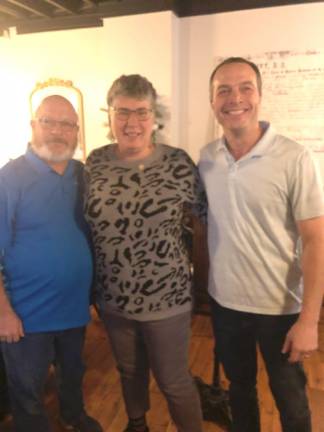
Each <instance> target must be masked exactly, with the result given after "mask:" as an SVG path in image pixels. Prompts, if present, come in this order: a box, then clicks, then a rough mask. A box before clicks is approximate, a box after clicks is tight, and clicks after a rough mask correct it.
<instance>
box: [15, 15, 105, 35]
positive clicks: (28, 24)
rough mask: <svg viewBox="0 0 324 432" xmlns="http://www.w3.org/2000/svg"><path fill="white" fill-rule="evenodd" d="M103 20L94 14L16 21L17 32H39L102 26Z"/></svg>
mask: <svg viewBox="0 0 324 432" xmlns="http://www.w3.org/2000/svg"><path fill="white" fill-rule="evenodd" d="M102 26H103V21H102V19H101V18H100V17H98V16H94V15H88V14H85V15H75V16H65V17H55V18H52V19H39V20H27V21H21V22H19V21H16V23H15V27H16V30H17V34H26V33H40V32H44V31H58V30H73V29H79V28H90V27H102Z"/></svg>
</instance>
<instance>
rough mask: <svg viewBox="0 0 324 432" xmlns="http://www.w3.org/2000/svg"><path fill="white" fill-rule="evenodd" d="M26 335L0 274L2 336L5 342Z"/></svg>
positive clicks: (0, 329)
mask: <svg viewBox="0 0 324 432" xmlns="http://www.w3.org/2000/svg"><path fill="white" fill-rule="evenodd" d="M23 336H24V329H23V324H22V322H21V320H20V318H19V317H18V316H17V314H16V313H15V311H14V310H13V308H12V306H11V304H10V301H9V299H8V297H7V294H6V292H5V288H4V283H3V279H2V275H1V274H0V338H1V341H3V342H9V343H10V342H18V341H19V339H20V338H21V337H23Z"/></svg>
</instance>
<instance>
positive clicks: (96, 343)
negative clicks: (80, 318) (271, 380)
mask: <svg viewBox="0 0 324 432" xmlns="http://www.w3.org/2000/svg"><path fill="white" fill-rule="evenodd" d="M212 351H213V338H212V333H211V327H210V322H209V318H208V317H207V316H196V317H195V318H194V320H193V325H192V341H191V350H190V369H191V371H192V373H193V374H194V375H198V376H200V377H201V378H203V380H205V381H206V382H210V380H211V375H212V365H213V361H212ZM85 361H86V364H87V372H86V375H85V380H84V393H85V399H86V405H87V410H88V412H89V414H91V415H92V416H94V417H96V418H97V419H98V420H99V421H100V422H101V424H102V426H103V428H104V431H105V432H122V431H123V429H124V427H125V424H126V415H125V410H124V406H123V402H122V398H121V391H120V384H119V377H118V374H117V372H116V369H115V364H114V360H113V358H112V354H111V350H110V347H109V343H108V341H107V338H106V335H105V331H104V329H103V326H102V324H101V322H100V321H99V320H98V318H97V317H96V315H94V320H93V322H92V323H91V325H90V326H89V330H88V334H87V340H86V348H85ZM305 369H306V372H307V375H308V382H309V398H310V403H311V409H312V414H313V432H324V309H323V314H322V319H321V322H320V349H319V351H318V352H317V353H315V354H314V355H313V356H312V357H311V358H310V359H309V360H307V361H306V362H305ZM258 382H259V398H260V406H261V421H262V432H280V431H281V427H280V425H279V421H278V413H277V411H276V408H275V406H274V402H273V399H272V397H271V394H270V392H269V388H268V384H267V379H266V376H265V371H264V366H263V363H262V361H261V360H260V367H259V377H258ZM223 384H224V386H226V381H225V380H223ZM46 405H47V407H48V411H49V415H50V417H51V418H52V419H53V428H54V432H61V428H60V427H59V425H58V422H57V419H56V418H57V413H58V406H57V399H56V394H55V383H54V378H53V375H50V377H49V380H48V384H47V388H46ZM148 422H149V425H150V431H151V432H176V429H175V427H174V426H173V425H172V422H171V421H170V418H169V415H168V411H167V408H166V403H165V401H164V399H163V397H162V396H161V394H160V392H159V390H158V388H157V386H156V384H155V382H154V381H153V380H152V383H151V410H150V412H149V414H148ZM222 430H224V429H222V428H220V427H219V426H217V425H215V424H214V423H210V422H205V423H204V431H205V432H220V431H222ZM0 431H1V432H13V428H12V424H11V419H10V418H9V419H7V421H6V422H4V423H1V424H0ZM26 432H32V431H26Z"/></svg>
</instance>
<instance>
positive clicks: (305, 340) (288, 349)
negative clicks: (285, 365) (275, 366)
mask: <svg viewBox="0 0 324 432" xmlns="http://www.w3.org/2000/svg"><path fill="white" fill-rule="evenodd" d="M317 348H318V326H317V324H316V323H305V322H301V321H299V320H298V321H296V323H295V324H294V325H293V326H292V327H291V329H290V330H289V332H288V333H287V335H286V339H285V342H284V345H283V347H282V350H281V352H282V353H283V354H287V353H289V357H288V361H289V362H290V363H294V362H298V361H302V360H304V359H305V358H308V357H309V356H310V355H311V354H312V353H313V352H314V351H316V350H317Z"/></svg>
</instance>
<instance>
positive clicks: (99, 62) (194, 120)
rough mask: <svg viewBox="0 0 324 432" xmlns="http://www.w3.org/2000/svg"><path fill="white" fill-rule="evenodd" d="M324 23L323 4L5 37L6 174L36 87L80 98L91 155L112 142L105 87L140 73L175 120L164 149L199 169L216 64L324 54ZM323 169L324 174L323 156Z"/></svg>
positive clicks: (158, 16)
mask: <svg viewBox="0 0 324 432" xmlns="http://www.w3.org/2000/svg"><path fill="white" fill-rule="evenodd" d="M323 17H324V2H323V3H312V4H304V5H295V6H282V7H274V8H266V9H255V10H248V11H240V12H228V13H222V14H213V15H206V16H197V17H191V18H182V19H179V18H177V17H175V16H174V15H173V14H172V13H171V12H161V13H153V14H146V15H133V16H126V17H117V18H108V19H105V20H104V27H99V28H90V29H81V30H69V31H58V32H46V33H36V34H30V35H17V36H13V37H12V38H11V39H6V38H3V37H2V38H0V94H1V98H0V121H1V134H0V165H1V163H3V162H4V161H5V160H6V159H7V158H8V154H11V155H13V156H14V155H16V154H20V153H21V152H22V151H23V150H24V149H25V146H26V141H27V139H28V137H29V106H28V97H29V93H30V92H31V90H32V89H33V87H34V85H35V83H36V82H37V81H45V80H47V79H48V78H50V77H57V78H61V79H64V80H69V79H70V80H72V81H73V83H74V85H76V86H77V87H79V88H80V89H81V90H82V92H83V95H84V104H85V132H86V146H87V151H88V152H89V151H90V150H91V149H93V148H95V147H98V146H100V145H103V144H105V143H106V142H107V140H106V132H107V130H106V129H105V128H104V127H103V123H104V122H105V121H106V115H105V113H103V112H102V111H100V107H105V97H106V92H107V89H108V87H109V86H110V84H111V83H112V81H113V80H114V79H115V78H117V77H118V76H119V75H121V74H122V73H137V72H138V73H141V74H143V75H145V76H147V77H148V78H149V79H150V80H151V81H152V82H153V84H154V85H155V87H156V89H157V91H158V92H159V93H160V94H161V95H162V99H163V102H164V103H165V104H166V105H167V106H168V108H169V110H170V113H171V118H170V120H169V121H168V128H167V130H166V132H165V134H166V139H167V141H168V142H169V143H171V144H172V145H175V146H179V147H182V148H184V149H186V150H188V151H189V153H190V154H191V156H192V157H193V159H194V160H197V158H198V155H199V150H200V148H201V147H202V146H203V145H204V144H205V143H206V142H208V141H210V140H211V139H212V138H213V130H214V120H213V116H212V113H211V110H210V108H209V101H208V79H209V75H210V72H211V70H212V69H213V67H214V64H215V58H216V57H217V56H230V55H231V56H232V55H246V54H251V55H253V54H258V53H260V52H261V53H262V52H265V51H269V50H281V49H282V50H287V49H289V50H293V49H297V50H303V49H319V50H324V26H323ZM263 103H264V104H266V100H264V101H263ZM323 121H324V119H323ZM318 159H319V160H320V162H321V165H322V168H323V167H324V157H322V154H318ZM323 172H324V170H323Z"/></svg>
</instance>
